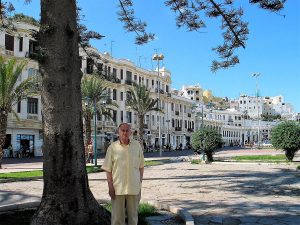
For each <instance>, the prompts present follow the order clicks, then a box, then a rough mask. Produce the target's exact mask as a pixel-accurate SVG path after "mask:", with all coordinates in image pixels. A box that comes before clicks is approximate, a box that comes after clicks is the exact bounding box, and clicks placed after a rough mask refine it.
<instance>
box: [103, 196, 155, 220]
mask: <svg viewBox="0 0 300 225" xmlns="http://www.w3.org/2000/svg"><path fill="white" fill-rule="evenodd" d="M103 206H104V208H105V209H106V210H108V211H110V212H111V203H110V202H108V203H105V204H104V205H103ZM157 215H159V213H158V211H157V209H156V208H155V207H154V206H153V205H150V204H148V203H144V202H142V203H140V205H139V209H138V217H139V221H138V225H148V223H147V221H146V217H149V216H157Z"/></svg>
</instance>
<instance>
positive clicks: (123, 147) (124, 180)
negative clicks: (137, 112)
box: [102, 123, 144, 225]
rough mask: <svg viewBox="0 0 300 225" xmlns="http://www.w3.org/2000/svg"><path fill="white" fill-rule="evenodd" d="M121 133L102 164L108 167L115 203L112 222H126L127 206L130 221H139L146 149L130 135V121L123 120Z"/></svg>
mask: <svg viewBox="0 0 300 225" xmlns="http://www.w3.org/2000/svg"><path fill="white" fill-rule="evenodd" d="M118 133H119V140H117V141H115V142H113V143H112V144H111V145H110V146H109V147H108V149H107V153H106V156H105V160H104V162H103V165H102V169H103V170H105V171H106V177H107V183H108V188H109V195H110V197H111V203H112V218H111V224H112V225H124V224H125V209H126V211H127V218H128V225H137V223H138V205H139V201H140V198H141V184H142V180H143V174H144V155H143V150H142V147H141V145H140V143H139V142H138V141H135V140H132V139H130V138H129V137H130V135H131V127H130V125H129V124H127V123H122V124H120V125H119V128H118ZM125 202H126V207H125Z"/></svg>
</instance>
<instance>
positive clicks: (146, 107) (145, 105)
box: [126, 85, 159, 116]
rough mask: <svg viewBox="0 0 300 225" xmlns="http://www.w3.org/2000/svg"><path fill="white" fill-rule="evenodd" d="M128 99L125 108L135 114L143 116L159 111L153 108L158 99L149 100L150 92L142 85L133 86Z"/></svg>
mask: <svg viewBox="0 0 300 225" xmlns="http://www.w3.org/2000/svg"><path fill="white" fill-rule="evenodd" d="M129 93H130V98H129V99H127V101H126V106H128V107H130V108H131V109H133V110H134V111H136V112H137V114H138V115H143V116H144V115H145V114H146V113H147V112H149V111H159V109H158V108H157V107H156V106H155V105H156V104H157V102H158V99H156V100H154V99H152V98H150V91H149V90H148V89H147V88H146V87H145V86H144V85H135V86H133V87H132V88H131V89H130V90H129Z"/></svg>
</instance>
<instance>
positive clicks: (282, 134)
mask: <svg viewBox="0 0 300 225" xmlns="http://www.w3.org/2000/svg"><path fill="white" fill-rule="evenodd" d="M271 144H272V145H273V146H274V147H275V148H276V149H283V150H285V151H286V156H287V157H288V159H289V160H292V159H293V156H294V153H295V152H297V151H298V150H299V149H300V125H299V123H297V122H295V121H285V122H282V123H280V124H278V125H277V126H276V127H274V128H273V130H272V133H271ZM291 155H292V156H291Z"/></svg>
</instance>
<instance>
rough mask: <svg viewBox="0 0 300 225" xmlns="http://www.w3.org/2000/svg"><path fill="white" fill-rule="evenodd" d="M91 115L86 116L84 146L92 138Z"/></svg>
mask: <svg viewBox="0 0 300 225" xmlns="http://www.w3.org/2000/svg"><path fill="white" fill-rule="evenodd" d="M91 120H92V114H89V115H87V117H86V120H85V144H86V145H88V144H89V143H90V141H91V137H92V123H91Z"/></svg>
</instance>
